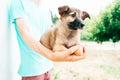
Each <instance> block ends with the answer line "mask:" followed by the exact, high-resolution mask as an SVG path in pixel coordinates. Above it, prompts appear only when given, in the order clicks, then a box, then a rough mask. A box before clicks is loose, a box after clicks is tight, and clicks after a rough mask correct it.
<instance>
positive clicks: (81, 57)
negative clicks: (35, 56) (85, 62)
mask: <svg viewBox="0 0 120 80" xmlns="http://www.w3.org/2000/svg"><path fill="white" fill-rule="evenodd" d="M84 58H85V55H82V56H76V55H71V56H70V57H68V61H78V60H81V59H84Z"/></svg>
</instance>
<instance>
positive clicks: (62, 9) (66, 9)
mask: <svg viewBox="0 0 120 80" xmlns="http://www.w3.org/2000/svg"><path fill="white" fill-rule="evenodd" d="M69 10H70V8H69V6H67V5H65V6H60V7H58V11H59V14H60V16H62V15H63V14H64V13H68V12H69Z"/></svg>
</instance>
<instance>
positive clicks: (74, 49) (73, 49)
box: [65, 46, 78, 55]
mask: <svg viewBox="0 0 120 80" xmlns="http://www.w3.org/2000/svg"><path fill="white" fill-rule="evenodd" d="M77 49H78V47H77V46H73V47H71V48H69V49H67V50H66V51H65V53H66V55H70V54H73V53H74V52H75V51H76V50H77Z"/></svg>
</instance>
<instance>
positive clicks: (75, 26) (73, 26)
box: [68, 19, 84, 30]
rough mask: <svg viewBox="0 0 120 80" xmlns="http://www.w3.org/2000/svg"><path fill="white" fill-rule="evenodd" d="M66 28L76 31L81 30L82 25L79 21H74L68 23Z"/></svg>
mask: <svg viewBox="0 0 120 80" xmlns="http://www.w3.org/2000/svg"><path fill="white" fill-rule="evenodd" d="M68 26H69V28H70V29H73V30H77V29H82V28H83V27H84V24H83V23H82V22H81V21H80V20H79V19H75V20H74V21H73V22H70V23H69V24H68Z"/></svg>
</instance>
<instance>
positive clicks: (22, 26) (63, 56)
mask: <svg viewBox="0 0 120 80" xmlns="http://www.w3.org/2000/svg"><path fill="white" fill-rule="evenodd" d="M16 23H17V26H18V29H19V31H20V34H21V36H22V38H23V40H24V41H25V42H26V44H27V45H28V46H29V47H31V48H32V49H33V50H34V51H36V52H37V53H39V54H41V55H43V56H45V57H47V58H48V59H50V60H52V61H77V60H80V59H83V58H84V57H85V55H83V56H75V55H71V54H73V53H74V52H75V51H76V50H77V46H74V47H71V48H70V49H68V50H65V51H62V52H55V53H53V52H52V51H51V50H49V49H47V48H46V47H44V46H43V45H42V44H41V43H40V42H39V41H36V40H35V39H34V38H33V37H32V36H31V33H30V30H29V28H28V26H29V25H28V23H27V21H26V20H25V19H23V18H18V19H16Z"/></svg>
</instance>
